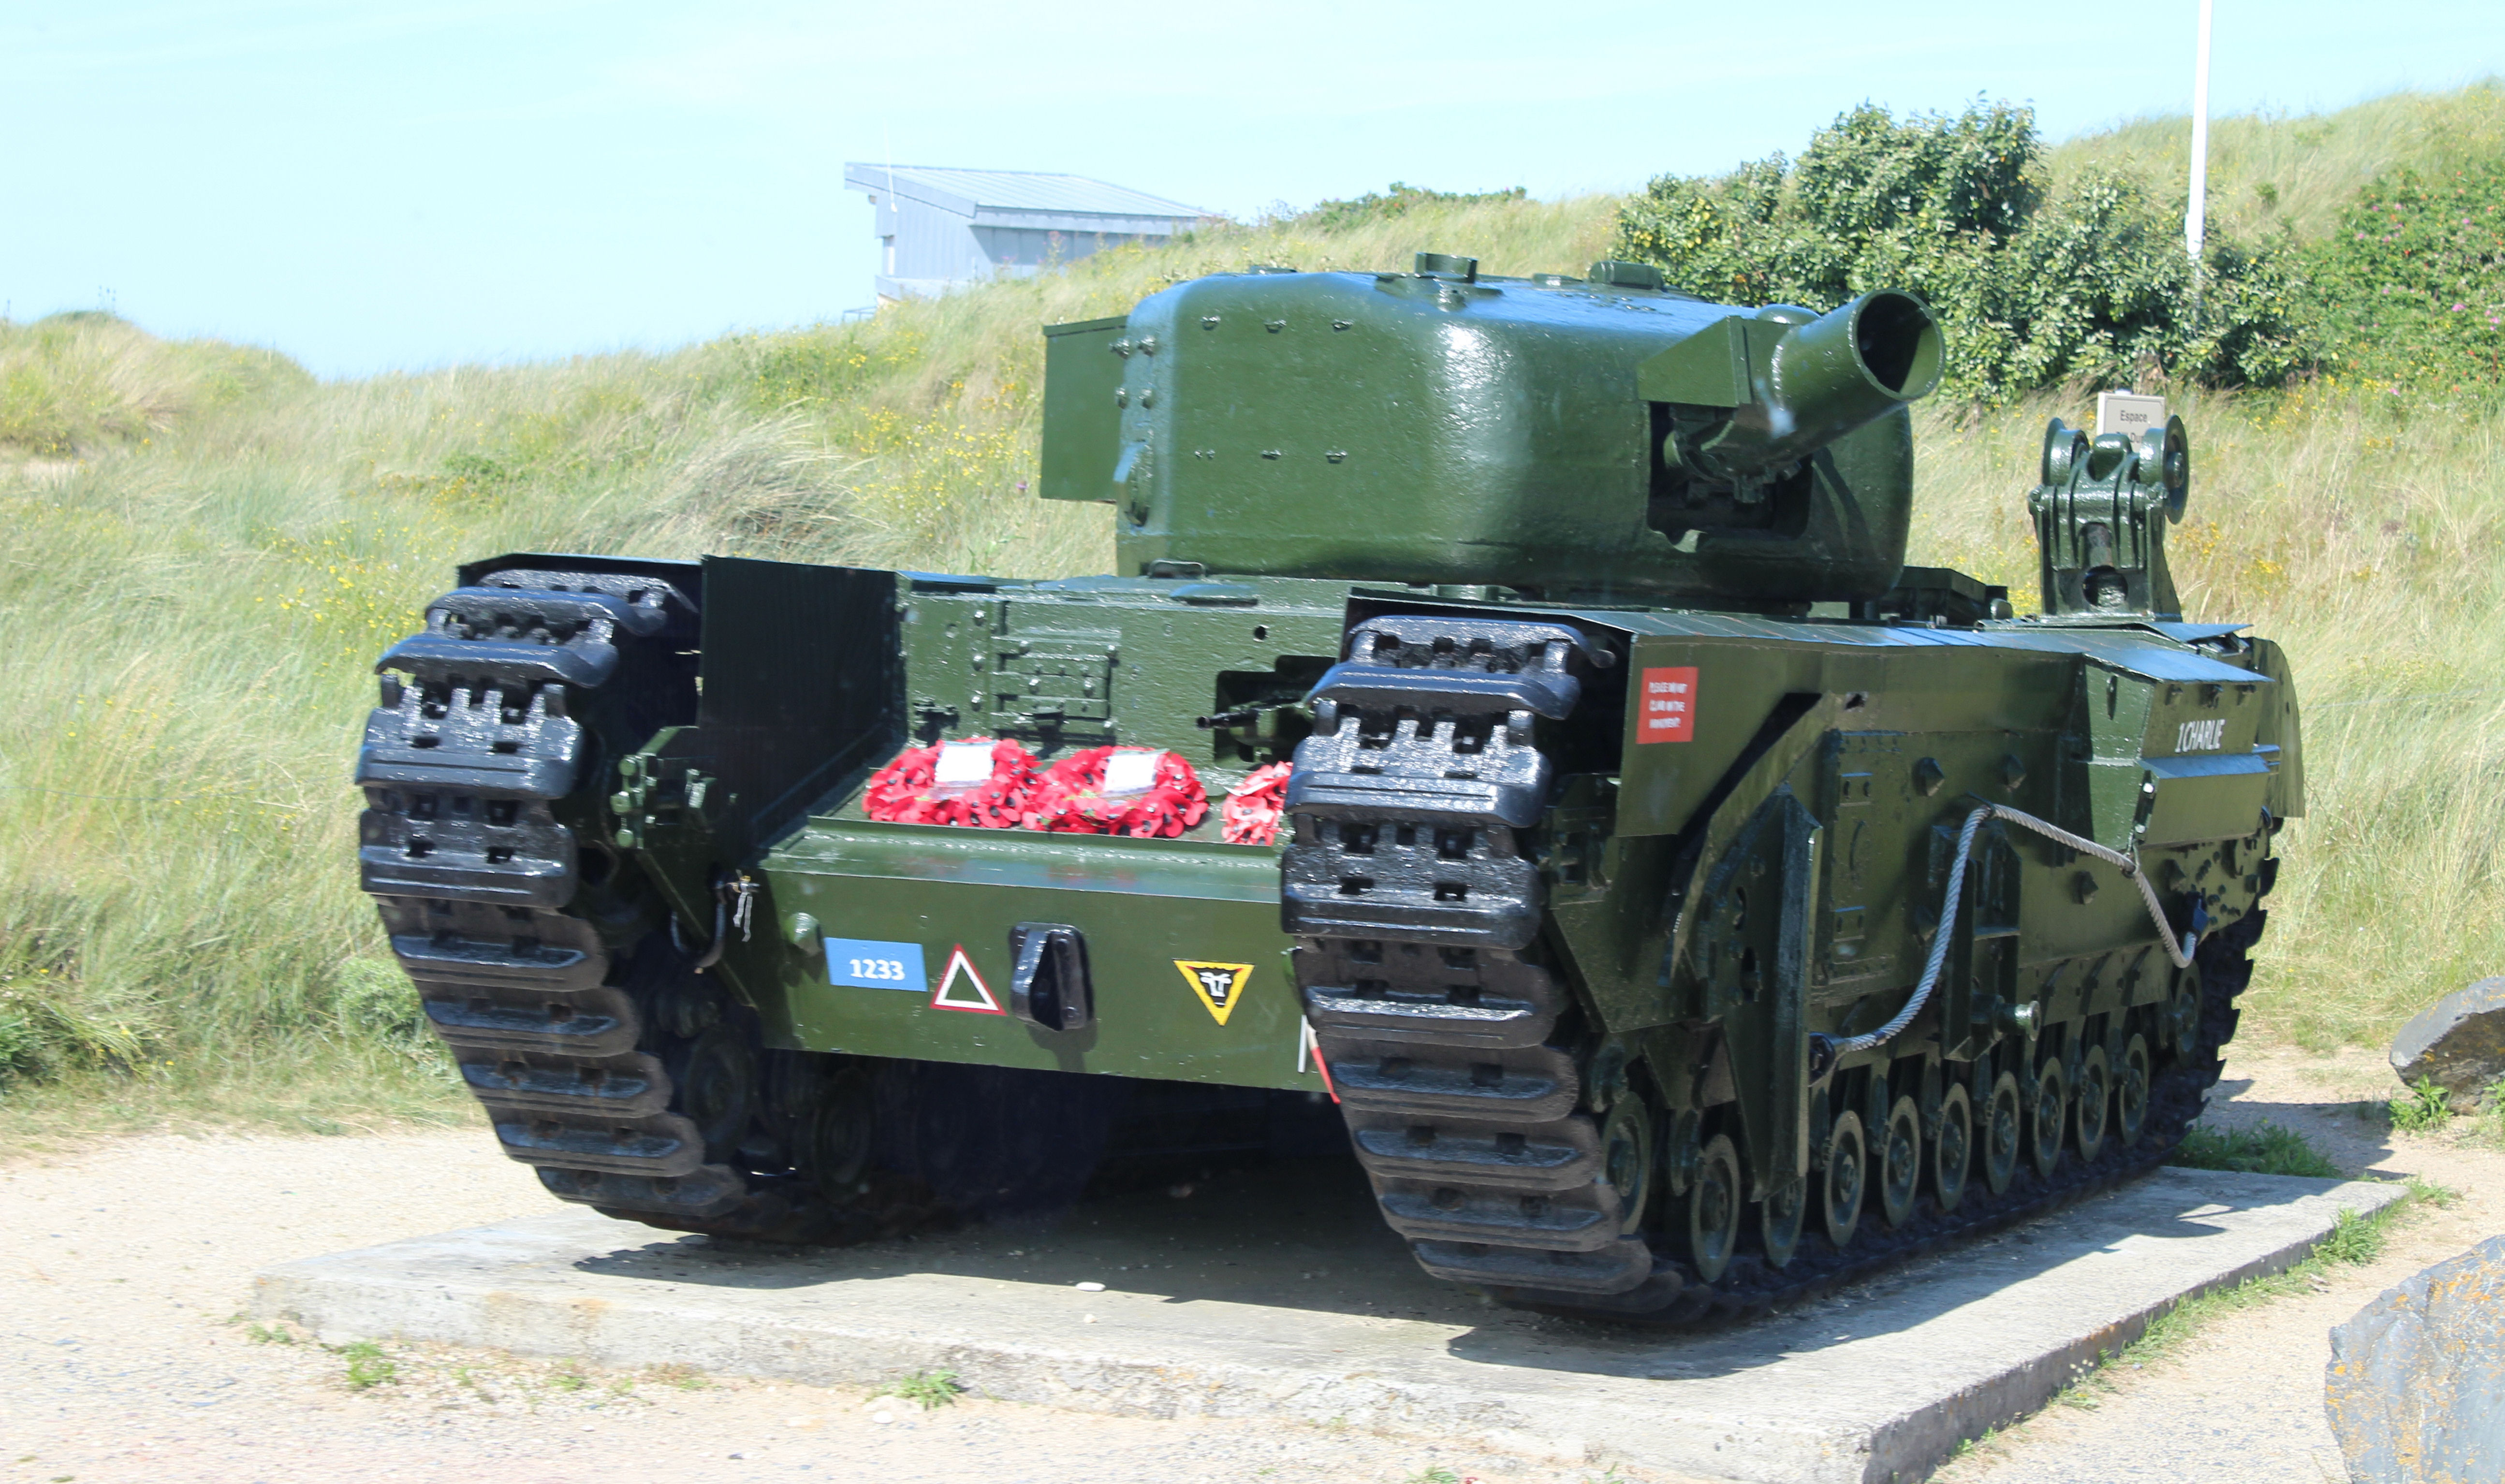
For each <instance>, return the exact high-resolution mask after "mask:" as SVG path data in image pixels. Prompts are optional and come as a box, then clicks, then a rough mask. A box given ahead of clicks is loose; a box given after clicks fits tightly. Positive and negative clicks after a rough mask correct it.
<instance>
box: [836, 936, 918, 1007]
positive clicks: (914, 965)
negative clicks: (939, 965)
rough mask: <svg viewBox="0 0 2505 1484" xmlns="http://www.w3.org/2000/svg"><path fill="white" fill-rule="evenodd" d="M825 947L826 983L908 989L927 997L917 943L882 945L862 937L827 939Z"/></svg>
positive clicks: (867, 987) (865, 987) (869, 987)
mask: <svg viewBox="0 0 2505 1484" xmlns="http://www.w3.org/2000/svg"><path fill="white" fill-rule="evenodd" d="M826 944H827V982H828V983H829V984H855V985H859V986H860V987H861V988H863V989H908V990H911V991H912V992H913V993H915V994H917V995H927V994H929V993H931V976H930V974H928V973H927V972H924V970H923V968H922V945H921V944H920V943H882V942H878V941H875V940H873V939H870V938H866V937H830V938H828V939H826Z"/></svg>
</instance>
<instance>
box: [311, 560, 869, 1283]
mask: <svg viewBox="0 0 2505 1484" xmlns="http://www.w3.org/2000/svg"><path fill="white" fill-rule="evenodd" d="M693 598H694V594H693V593H692V592H691V591H689V590H687V588H686V587H683V586H682V585H679V584H674V583H671V582H669V581H667V580H665V579H662V578H659V577H655V576H652V575H649V574H619V573H610V572H597V571H565V570H551V569H538V568H519V569H509V570H504V571H498V572H495V573H493V574H491V575H489V576H488V577H486V578H484V579H483V580H482V584H481V585H476V586H466V587H461V588H457V589H455V590H454V591H452V592H449V593H446V594H445V595H443V596H442V597H441V598H438V599H436V600H435V602H433V603H432V604H429V605H428V607H427V610H426V620H425V628H424V630H423V631H422V632H420V633H418V634H415V635H412V636H411V637H409V638H407V639H405V640H403V641H401V642H400V643H399V644H398V645H395V646H394V647H393V648H392V649H391V650H390V651H389V652H388V653H386V654H384V656H383V657H382V659H381V661H380V662H379V663H378V664H377V666H376V668H377V669H380V670H383V671H384V672H386V673H385V674H384V676H383V679H382V683H381V691H382V694H381V704H380V705H379V706H377V707H376V708H375V709H374V710H373V711H372V712H371V713H370V716H369V717H368V719H367V723H366V731H365V740H364V745H363V747H362V748H361V749H360V750H359V752H358V755H357V770H356V783H357V785H358V787H359V788H361V789H362V790H364V792H365V795H366V805H367V806H366V810H365V812H364V814H363V815H362V816H361V818H360V821H359V832H358V838H359V844H358V862H359V868H360V874H361V876H362V878H363V884H364V886H365V889H366V890H367V891H368V892H369V893H370V894H372V896H373V898H374V902H375V905H376V907H377V909H378V910H379V911H380V913H381V916H382V921H383V926H384V930H385V931H386V932H387V933H388V934H389V935H390V938H391V945H392V951H393V953H394V954H395V955H396V956H397V957H398V959H399V960H400V964H401V967H402V968H403V969H405V970H406V971H407V972H408V975H409V978H410V979H411V981H413V982H414V984H415V985H416V987H417V991H418V997H419V1000H420V1003H421V1004H422V1005H423V1007H424V1008H425V1012H426V1017H427V1020H428V1022H429V1023H430V1025H431V1026H432V1027H433V1029H434V1031H435V1033H436V1035H437V1036H438V1037H440V1038H441V1040H442V1042H443V1043H444V1044H445V1045H446V1046H447V1047H449V1048H450V1050H451V1053H452V1056H453V1058H454V1060H455V1062H456V1063H457V1065H458V1067H459V1069H460V1075H461V1078H462V1081H463V1082H464V1083H465V1084H466V1085H467V1086H468V1088H469V1090H470V1091H471V1093H472V1094H473V1095H475V1096H476V1098H477V1100H478V1102H479V1104H480V1105H481V1106H482V1107H483V1108H484V1109H485V1110H486V1113H487V1115H488V1118H489V1121H490V1122H491V1123H492V1124H493V1125H494V1127H495V1131H496V1138H497V1141H498V1142H499V1143H500V1144H501V1145H503V1147H504V1150H505V1152H506V1153H507V1154H508V1155H510V1156H512V1158H514V1159H516V1160H519V1161H521V1162H523V1163H525V1164H528V1165H532V1166H534V1167H535V1168H536V1169H537V1171H538V1174H539V1179H540V1183H541V1184H543V1185H544V1186H546V1187H547V1190H548V1191H549V1192H550V1193H551V1194H553V1195H556V1196H558V1197H560V1198H562V1199H565V1200H568V1201H576V1202H581V1203H583V1204H586V1205H590V1206H594V1207H597V1208H599V1209H600V1210H602V1211H604V1212H607V1213H610V1214H612V1215H616V1216H619V1217H624V1218H629V1219H635V1220H639V1221H644V1222H647V1223H650V1224H653V1225H658V1226H666V1227H671V1228H674V1229H683V1230H692V1231H706V1232H714V1233H718V1234H723V1235H737V1236H750V1237H760V1238H776V1239H784V1240H814V1239H822V1238H824V1237H825V1236H827V1235H829V1234H831V1233H833V1232H834V1231H835V1230H836V1228H837V1227H838V1226H839V1224H840V1223H839V1221H838V1220H837V1219H836V1214H835V1213H834V1212H833V1211H832V1210H831V1209H830V1208H829V1206H828V1204H827V1203H826V1202H825V1201H823V1200H821V1199H819V1198H817V1197H816V1195H815V1194H814V1192H813V1191H812V1190H811V1189H810V1188H809V1187H808V1186H807V1185H806V1184H804V1183H803V1182H801V1181H800V1180H798V1179H796V1178H794V1177H792V1176H788V1175H787V1176H784V1177H781V1178H776V1177H773V1176H763V1177H760V1176H759V1175H757V1174H754V1173H752V1172H750V1171H749V1170H746V1169H743V1168H741V1167H740V1165H739V1164H738V1163H734V1162H733V1161H734V1156H735V1155H736V1154H737V1153H738V1151H739V1148H740V1146H741V1145H742V1143H743V1142H744V1141H746V1140H748V1139H749V1138H750V1137H751V1136H752V1129H751V1123H752V1118H751V1113H752V1110H753V1108H754V1107H755V1104H756V1101H757V1099H758V1098H759V1094H760V1092H762V1093H764V1094H767V1095H771V1094H772V1093H773V1092H775V1091H777V1090H781V1091H784V1092H786V1093H787V1094H788V1093H790V1092H791V1091H792V1090H793V1088H794V1083H795V1081H799V1082H803V1083H805V1082H806V1078H805V1076H803V1077H801V1078H795V1077H794V1073H795V1071H796V1070H797V1069H794V1068H787V1067H782V1066H779V1065H773V1064H767V1065H762V1066H760V1065H759V1064H758V1060H757V1058H758V1053H757V1051H756V1050H755V1049H754V1048H753V1047H752V1046H750V1045H747V1044H742V1043H741V1042H753V1037H748V1038H743V1037H741V1036H740V1035H739V1027H738V1026H737V1021H738V1018H739V1016H740V1015H741V1014H742V1013H744V1010H743V1008H742V1007H738V1006H736V1005H734V1004H731V1003H729V997H728V996H725V995H723V994H721V993H720V992H719V991H718V990H715V989H714V988H713V986H711V985H710V984H709V983H707V982H706V981H704V980H701V979H699V978H697V977H696V976H694V975H693V974H692V973H690V972H688V961H687V956H686V955H685V954H684V953H682V952H679V951H676V950H674V948H673V945H672V944H671V942H670V941H669V939H670V936H671V935H669V934H668V933H667V932H665V931H661V929H662V925H663V924H664V922H665V921H666V910H667V909H666V908H665V907H663V906H662V905H661V904H660V902H659V901H658V900H657V898H656V897H654V896H653V893H652V892H651V889H650V888H649V886H647V885H646V884H645V883H644V881H643V878H642V876H641V873H640V872H639V871H637V870H635V869H633V868H632V867H631V866H624V865H623V864H622V863H620V862H619V861H618V860H617V857H616V856H615V854H614V853H613V852H612V851H611V849H610V847H609V846H608V844H607V842H606V840H605V838H604V836H605V832H606V831H605V830H604V828H603V823H602V822H603V816H602V813H601V795H602V792H603V780H604V779H605V777H606V776H607V774H608V772H609V770H610V769H611V768H612V767H613V766H614V764H615V761H616V759H617V756H618V755H619V754H620V753H621V752H623V751H625V750H627V749H630V748H632V747H633V746H636V745H639V744H640V743H641V742H643V741H644V739H646V738H648V737H650V736H651V735H652V734H653V732H654V731H655V730H657V729H659V728H660V727H663V726H667V725H671V724H681V723H686V722H689V721H692V720H693V718H694V709H695V685H694V658H693V653H692V652H693V650H694V647H695V643H696V638H697V627H696V619H697V615H696V608H695V604H694V601H693ZM391 672H401V673H397V674H395V673H391ZM404 676H405V677H406V678H405V679H404V678H403V677H404ZM718 1028H719V1029H718ZM769 1054H771V1055H788V1053H769ZM743 1058H745V1060H743ZM808 1070H809V1071H811V1072H814V1070H815V1069H808ZM725 1072H726V1073H727V1080H725ZM691 1074H692V1076H691ZM807 1090H814V1088H808V1089H807ZM786 1101H787V1102H788V1103H791V1104H794V1105H799V1104H804V1103H806V1102H807V1101H808V1099H807V1098H806V1096H798V1097H793V1096H787V1098H786ZM769 1152H772V1151H769ZM787 1162H788V1160H787Z"/></svg>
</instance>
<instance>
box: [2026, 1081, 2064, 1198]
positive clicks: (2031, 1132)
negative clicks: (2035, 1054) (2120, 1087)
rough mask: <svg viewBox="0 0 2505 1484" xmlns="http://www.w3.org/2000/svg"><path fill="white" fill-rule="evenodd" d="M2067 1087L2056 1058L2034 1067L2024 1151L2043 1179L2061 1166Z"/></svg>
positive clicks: (2047, 1177) (2050, 1176)
mask: <svg viewBox="0 0 2505 1484" xmlns="http://www.w3.org/2000/svg"><path fill="white" fill-rule="evenodd" d="M2069 1112H2070V1088H2069V1083H2068V1079H2067V1078H2064V1076H2063V1075H2062V1064H2061V1063H2060V1062H2059V1061H2048V1062H2046V1063H2045V1064H2044V1065H2042V1066H2040V1067H2038V1068H2036V1069H2035V1103H2034V1106H2033V1107H2032V1108H2031V1109H2029V1111H2028V1119H2027V1154H2028V1158H2029V1160H2031V1161H2032V1162H2033V1164H2034V1166H2035V1173H2036V1174H2038V1175H2041V1176H2042V1177H2044V1178H2045V1179H2046V1180H2051V1179H2052V1178H2053V1172H2054V1171H2055V1170H2058V1169H2060V1168H2061V1167H2062V1135H2063V1134H2064V1132H2066V1130H2065V1129H2064V1127H2063V1125H2064V1124H2065V1123H2067V1122H2068V1121H2069V1119H2068V1116H2067V1115H2068V1113H2069Z"/></svg>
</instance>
